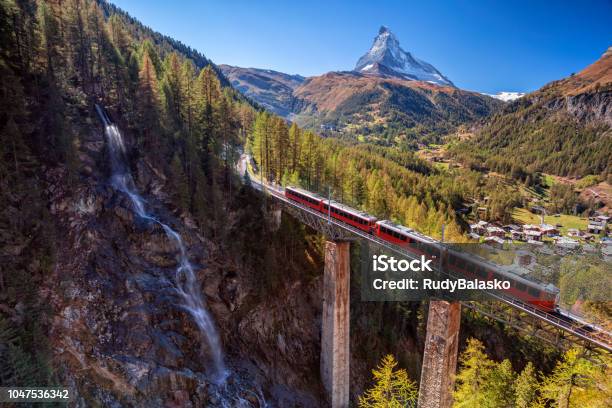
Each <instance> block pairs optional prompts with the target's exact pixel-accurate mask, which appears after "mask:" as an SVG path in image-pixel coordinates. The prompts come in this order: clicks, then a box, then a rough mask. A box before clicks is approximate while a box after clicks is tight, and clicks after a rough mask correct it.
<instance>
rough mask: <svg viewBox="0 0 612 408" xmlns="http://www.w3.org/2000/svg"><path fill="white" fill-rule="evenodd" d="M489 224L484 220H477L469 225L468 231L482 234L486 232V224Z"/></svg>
mask: <svg viewBox="0 0 612 408" xmlns="http://www.w3.org/2000/svg"><path fill="white" fill-rule="evenodd" d="M488 225H489V223H488V222H486V221H478V222H477V223H476V224H471V225H470V232H471V233H472V234H476V235H479V236H481V235H484V234H485V233H486V232H487V226H488Z"/></svg>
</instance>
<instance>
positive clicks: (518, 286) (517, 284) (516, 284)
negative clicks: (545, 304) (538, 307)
mask: <svg viewBox="0 0 612 408" xmlns="http://www.w3.org/2000/svg"><path fill="white" fill-rule="evenodd" d="M514 287H515V288H516V289H517V290H520V291H521V292H524V291H525V290H526V289H527V285H525V284H524V283H522V282H518V281H514Z"/></svg>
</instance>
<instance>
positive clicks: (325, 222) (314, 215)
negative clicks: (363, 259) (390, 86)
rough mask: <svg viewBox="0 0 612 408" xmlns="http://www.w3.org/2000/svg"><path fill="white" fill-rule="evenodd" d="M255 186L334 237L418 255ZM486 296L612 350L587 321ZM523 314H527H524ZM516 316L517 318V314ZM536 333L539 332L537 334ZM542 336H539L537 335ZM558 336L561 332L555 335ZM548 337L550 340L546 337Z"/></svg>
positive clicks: (611, 339) (610, 341)
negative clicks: (575, 319)
mask: <svg viewBox="0 0 612 408" xmlns="http://www.w3.org/2000/svg"><path fill="white" fill-rule="evenodd" d="M251 182H252V185H253V187H254V188H255V189H257V190H260V191H263V192H264V193H269V195H270V196H271V197H273V198H274V199H275V200H277V201H279V202H281V203H282V204H283V205H285V206H286V208H287V209H289V210H290V212H291V214H292V215H294V216H295V217H297V218H298V219H299V220H300V221H301V222H303V223H305V224H307V225H309V226H311V227H312V228H314V229H316V230H318V231H320V232H322V233H323V234H325V235H327V236H328V237H330V238H331V239H345V240H351V239H352V240H354V239H358V238H361V239H365V240H367V241H368V242H371V243H373V244H375V245H378V246H380V247H383V248H385V249H387V250H389V251H392V252H394V253H396V254H398V255H400V256H402V257H405V258H408V259H416V256H415V255H414V254H412V253H410V252H409V251H406V250H405V249H403V248H401V247H398V246H396V245H394V244H392V243H389V242H387V241H384V240H382V239H380V238H378V237H377V236H374V235H370V234H368V233H367V232H364V231H362V230H360V229H357V228H355V227H353V226H351V225H348V224H345V223H343V222H342V221H339V220H337V219H335V218H331V217H329V216H327V215H326V214H323V213H320V212H318V211H315V210H313V209H311V208H309V207H306V206H305V205H302V204H300V203H297V202H295V201H292V200H289V199H288V198H286V197H285V195H284V191H283V190H282V189H281V188H279V187H276V186H272V185H268V184H266V185H263V184H262V183H261V182H259V181H258V180H253V179H252V180H251ZM444 273H446V274H447V275H448V276H449V277H452V278H457V277H458V276H453V275H452V274H451V273H448V272H444ZM484 292H485V293H486V294H487V295H489V296H490V297H491V300H492V301H499V302H503V303H504V304H505V305H507V306H510V307H511V308H513V309H516V310H518V311H520V312H521V313H523V314H524V315H525V316H529V317H531V318H534V319H536V320H539V321H541V322H544V323H545V324H546V326H547V327H549V328H553V329H558V330H561V331H563V332H565V333H566V334H567V335H568V337H567V339H568V340H569V341H572V342H575V343H580V342H584V343H587V345H589V344H590V345H591V346H594V347H596V348H600V349H603V350H605V351H607V352H612V335H611V334H610V333H609V332H607V331H605V330H603V329H601V328H596V329H593V328H591V329H589V328H586V327H585V324H584V323H582V322H579V323H576V322H574V321H572V320H569V319H563V318H560V317H558V316H556V315H555V314H553V313H547V312H544V311H542V310H540V309H537V308H535V307H533V306H531V305H529V304H526V303H524V302H521V301H519V300H517V299H514V298H512V297H510V296H506V295H503V294H500V293H493V292H490V291H484ZM463 303H464V304H465V305H466V306H467V307H470V308H472V309H475V310H479V311H482V312H483V313H485V314H487V315H490V313H491V312H490V311H487V310H486V309H487V308H482V310H480V308H479V307H478V306H476V305H475V303H474V302H463ZM492 317H493V318H495V319H497V320H507V319H503V318H500V317H499V316H492ZM523 317H524V316H523ZM515 318H517V317H516V316H515ZM540 329H546V327H540ZM536 335H537V334H536ZM538 337H540V336H538ZM555 337H556V338H559V333H556V334H555ZM545 340H549V339H545Z"/></svg>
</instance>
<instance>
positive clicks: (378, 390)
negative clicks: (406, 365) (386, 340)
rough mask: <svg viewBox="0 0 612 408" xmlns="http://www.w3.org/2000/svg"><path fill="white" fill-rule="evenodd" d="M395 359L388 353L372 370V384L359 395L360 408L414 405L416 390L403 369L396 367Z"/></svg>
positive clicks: (395, 407)
mask: <svg viewBox="0 0 612 408" xmlns="http://www.w3.org/2000/svg"><path fill="white" fill-rule="evenodd" d="M396 367H397V361H395V358H394V357H393V356H392V355H391V354H388V355H386V356H384V357H383V358H382V360H381V362H380V363H379V365H378V367H377V368H375V369H374V370H372V375H373V376H374V385H373V386H372V388H370V389H368V390H367V391H366V392H365V393H364V394H363V395H362V396H360V397H359V407H360V408H409V407H415V406H416V402H417V399H418V390H417V386H416V384H415V383H414V381H412V380H410V378H409V377H408V373H407V372H406V370H404V369H396Z"/></svg>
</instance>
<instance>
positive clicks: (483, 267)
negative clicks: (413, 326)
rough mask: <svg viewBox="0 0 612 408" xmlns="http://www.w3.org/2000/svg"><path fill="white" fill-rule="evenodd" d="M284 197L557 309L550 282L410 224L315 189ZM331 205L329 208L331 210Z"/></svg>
mask: <svg viewBox="0 0 612 408" xmlns="http://www.w3.org/2000/svg"><path fill="white" fill-rule="evenodd" d="M285 197H287V198H288V199H290V200H292V201H296V202H298V203H301V204H303V205H305V206H307V207H310V208H312V209H313V210H316V211H318V212H321V213H323V214H329V215H330V216H331V217H333V218H334V219H337V220H339V221H342V222H344V223H346V224H349V225H351V226H353V227H355V228H358V229H360V230H362V231H365V232H366V233H368V234H372V235H375V236H377V237H378V238H380V239H383V240H385V241H387V242H390V243H392V244H395V245H397V246H400V247H402V248H405V249H407V250H408V251H410V252H412V253H414V254H415V255H427V256H430V257H436V258H439V257H442V262H443V266H444V268H445V269H446V270H448V271H451V272H452V273H453V274H454V275H460V276H463V277H465V278H471V279H479V280H493V279H498V280H506V281H510V282H511V287H510V288H509V289H507V290H505V291H504V292H505V293H506V294H508V295H510V296H512V297H513V298H516V299H520V300H521V301H523V302H525V303H528V304H531V305H533V306H534V307H537V308H538V309H541V310H544V311H547V312H550V311H556V310H557V308H558V301H559V289H557V288H556V287H555V286H554V285H552V284H547V285H544V284H542V283H538V282H534V281H531V280H529V279H525V278H523V277H521V276H518V275H516V274H514V273H511V272H507V271H504V270H503V268H502V267H500V266H499V265H495V264H493V263H490V262H488V261H486V260H484V259H478V257H476V256H474V255H467V254H464V253H461V252H457V251H453V250H450V249H447V248H445V247H443V246H442V245H440V243H439V242H438V241H436V240H434V239H432V238H429V237H427V236H425V235H422V234H419V233H418V232H416V231H414V230H413V229H411V228H408V227H405V226H403V225H397V224H394V223H393V222H391V221H388V220H382V221H378V220H377V218H376V217H374V216H372V215H370V214H367V213H365V212H363V211H359V210H355V209H353V208H350V207H348V206H346V205H343V204H340V203H337V202H335V201H333V200H332V201H331V202H330V201H329V200H327V199H325V198H323V197H321V196H319V195H317V194H315V193H311V192H309V191H306V190H303V189H301V188H296V187H287V188H286V189H285ZM330 207H331V211H330Z"/></svg>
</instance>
